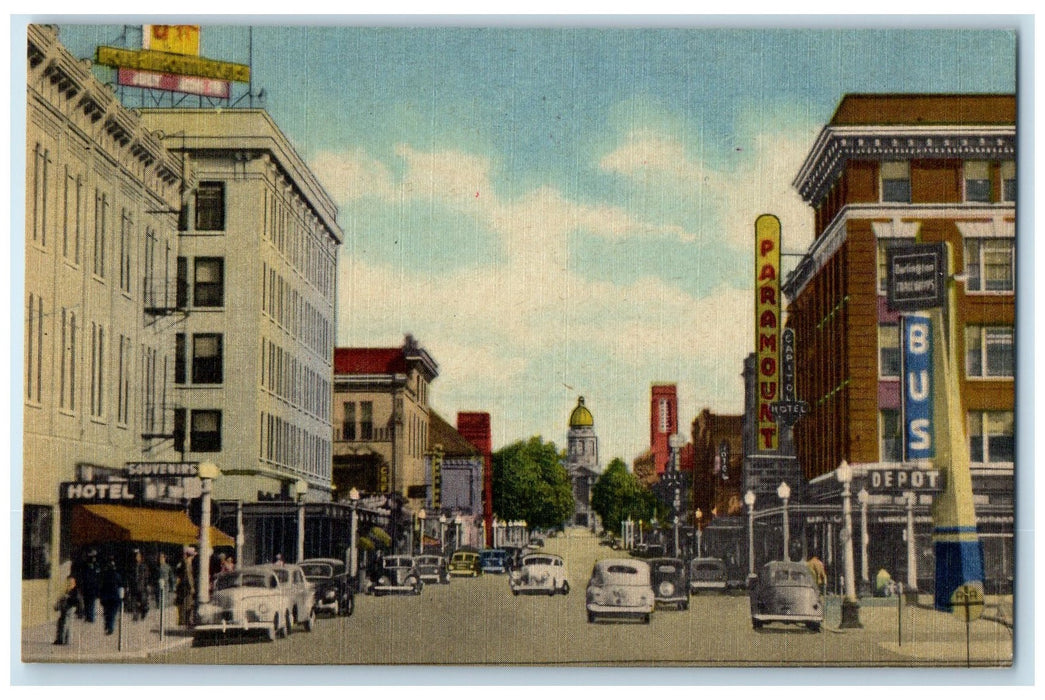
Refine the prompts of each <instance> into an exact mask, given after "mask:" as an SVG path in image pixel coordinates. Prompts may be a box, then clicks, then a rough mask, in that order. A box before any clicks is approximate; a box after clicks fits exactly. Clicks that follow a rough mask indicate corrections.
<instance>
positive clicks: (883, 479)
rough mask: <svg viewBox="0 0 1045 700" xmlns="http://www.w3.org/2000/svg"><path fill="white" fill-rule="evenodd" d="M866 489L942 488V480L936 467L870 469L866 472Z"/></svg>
mask: <svg viewBox="0 0 1045 700" xmlns="http://www.w3.org/2000/svg"><path fill="white" fill-rule="evenodd" d="M867 490H868V491H873V492H878V493H881V492H884V491H889V492H892V491H921V492H930V493H931V492H935V491H942V490H943V480H942V479H941V478H940V472H939V470H937V469H870V470H868V472H867Z"/></svg>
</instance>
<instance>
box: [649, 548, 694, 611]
mask: <svg viewBox="0 0 1045 700" xmlns="http://www.w3.org/2000/svg"><path fill="white" fill-rule="evenodd" d="M649 566H650V575H651V578H652V583H653V595H654V596H655V598H656V601H657V603H658V604H659V605H674V606H676V607H677V608H678V609H679V610H686V609H688V608H689V572H688V570H687V567H686V563H685V562H684V561H682V560H681V559H675V558H673V557H662V558H658V559H650V560H649Z"/></svg>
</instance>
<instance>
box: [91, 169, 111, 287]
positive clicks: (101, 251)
mask: <svg viewBox="0 0 1045 700" xmlns="http://www.w3.org/2000/svg"><path fill="white" fill-rule="evenodd" d="M108 226H109V196H108V195H106V194H103V193H102V192H99V191H98V190H95V191H94V274H95V275H97V276H98V277H101V278H103V279H104V278H105V234H106V232H107V230H108Z"/></svg>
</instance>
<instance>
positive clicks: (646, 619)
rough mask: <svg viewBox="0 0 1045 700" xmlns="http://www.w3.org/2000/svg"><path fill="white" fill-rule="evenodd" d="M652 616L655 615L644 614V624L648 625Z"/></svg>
mask: <svg viewBox="0 0 1045 700" xmlns="http://www.w3.org/2000/svg"><path fill="white" fill-rule="evenodd" d="M651 617H653V615H651V614H650V613H646V614H645V615H643V616H642V624H644V625H648V624H649V621H650V618H651Z"/></svg>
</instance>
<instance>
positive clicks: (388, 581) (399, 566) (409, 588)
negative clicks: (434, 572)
mask: <svg viewBox="0 0 1045 700" xmlns="http://www.w3.org/2000/svg"><path fill="white" fill-rule="evenodd" d="M424 585H425V584H424V581H422V580H421V572H420V571H418V570H417V565H416V563H415V562H414V558H413V557H411V556H407V555H404V554H392V555H388V556H384V557H381V559H379V560H378V561H377V562H376V565H375V566H374V569H373V571H372V572H371V574H370V592H371V593H372V594H373V595H384V594H386V593H411V594H413V595H421V590H422V589H423V588H424Z"/></svg>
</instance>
